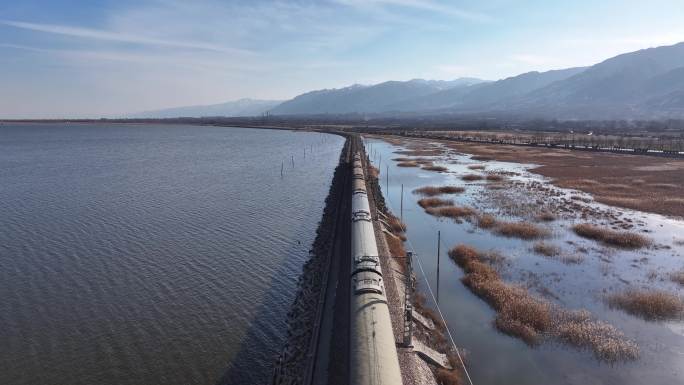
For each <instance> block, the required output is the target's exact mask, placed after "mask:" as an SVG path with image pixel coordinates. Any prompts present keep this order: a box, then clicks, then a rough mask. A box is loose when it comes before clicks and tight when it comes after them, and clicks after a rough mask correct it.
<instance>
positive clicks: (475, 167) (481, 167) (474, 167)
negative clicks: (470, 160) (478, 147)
mask: <svg viewBox="0 0 684 385" xmlns="http://www.w3.org/2000/svg"><path fill="white" fill-rule="evenodd" d="M468 168H469V169H471V170H484V169H485V168H487V166H486V165H484V164H471V165H470V166H468Z"/></svg>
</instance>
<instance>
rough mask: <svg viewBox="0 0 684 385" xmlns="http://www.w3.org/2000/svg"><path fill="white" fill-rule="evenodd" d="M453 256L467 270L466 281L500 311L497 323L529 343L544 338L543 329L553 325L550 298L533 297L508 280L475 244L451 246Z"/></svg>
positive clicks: (503, 329) (500, 328)
mask: <svg viewBox="0 0 684 385" xmlns="http://www.w3.org/2000/svg"><path fill="white" fill-rule="evenodd" d="M449 257H450V258H451V259H453V260H454V261H455V262H456V263H457V264H458V265H459V266H460V267H461V268H462V269H463V270H464V271H465V273H466V275H465V276H464V277H463V284H465V285H466V286H467V287H468V288H469V289H470V290H471V291H472V292H473V293H475V295H477V296H478V297H480V298H482V299H483V300H485V301H486V302H487V303H489V304H490V305H491V306H492V307H493V308H494V309H495V310H496V311H497V313H498V315H497V317H496V320H495V325H496V327H497V328H498V329H499V330H501V331H502V332H504V333H506V334H509V335H513V336H516V337H519V338H521V339H522V340H523V341H525V342H526V343H527V344H529V345H536V344H538V343H539V342H540V339H541V337H542V335H543V333H544V332H546V331H548V330H549V329H550V328H551V323H552V316H551V306H550V304H549V303H548V302H546V301H543V300H538V299H536V298H533V297H532V296H531V295H529V293H527V291H526V290H525V289H523V288H521V287H519V286H515V285H510V284H506V283H504V282H503V281H502V280H501V278H500V276H499V274H498V273H497V272H496V270H494V268H492V267H491V266H490V265H489V264H487V263H486V262H483V260H484V257H483V254H482V253H480V252H479V251H478V250H477V249H475V248H472V247H470V246H466V245H458V246H456V247H454V248H453V249H451V250H449Z"/></svg>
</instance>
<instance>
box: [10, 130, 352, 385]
mask: <svg viewBox="0 0 684 385" xmlns="http://www.w3.org/2000/svg"><path fill="white" fill-rule="evenodd" d="M342 145H343V139H342V138H340V137H338V136H333V135H323V134H317V133H295V132H289V131H278V130H255V129H243V128H222V127H193V126H179V125H176V126H170V125H169V126H163V125H144V126H143V125H105V124H21V125H12V124H10V125H8V124H3V125H0V298H2V300H1V301H0V384H13V385H20V384H55V385H57V384H59V385H67V384H68V385H79V384H83V385H86V384H88V385H92V384H119V385H125V384H178V385H188V384H217V383H226V384H257V383H267V382H268V379H269V377H270V374H271V368H272V363H273V361H274V358H275V356H276V355H277V353H278V352H279V350H280V348H281V345H282V342H283V340H284V333H285V328H286V314H287V311H288V309H289V305H290V303H291V302H292V300H293V298H294V293H295V289H296V281H297V278H298V277H299V274H300V272H301V268H302V265H303V263H304V262H305V260H306V259H307V254H308V248H309V246H310V245H311V243H312V241H313V237H314V235H315V230H316V226H317V223H318V221H319V220H320V217H321V214H322V209H323V203H324V200H325V197H326V195H327V192H328V188H329V185H330V182H331V180H332V175H333V171H334V168H335V166H336V164H337V161H338V159H339V155H340V150H341V148H342ZM305 149H306V152H307V153H306V158H305V157H304V156H305V155H304V151H305ZM293 160H294V166H293V164H292V163H293V162H292V161H293ZM281 165H283V168H284V174H283V176H282V177H281Z"/></svg>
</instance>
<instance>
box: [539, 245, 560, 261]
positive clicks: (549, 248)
mask: <svg viewBox="0 0 684 385" xmlns="http://www.w3.org/2000/svg"><path fill="white" fill-rule="evenodd" d="M532 249H533V250H534V252H535V253H537V254H541V255H544V256H547V257H555V256H556V255H558V254H559V253H560V248H558V246H556V245H552V244H550V243H546V242H537V243H535V244H534V247H533V248H532Z"/></svg>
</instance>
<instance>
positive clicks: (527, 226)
mask: <svg viewBox="0 0 684 385" xmlns="http://www.w3.org/2000/svg"><path fill="white" fill-rule="evenodd" d="M496 232H497V233H498V234H501V235H503V236H506V237H513V238H520V239H526V240H530V239H538V238H543V237H546V236H548V235H549V231H548V230H547V229H545V228H542V227H539V226H537V225H535V224H534V223H530V222H500V221H499V222H497V225H496Z"/></svg>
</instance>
